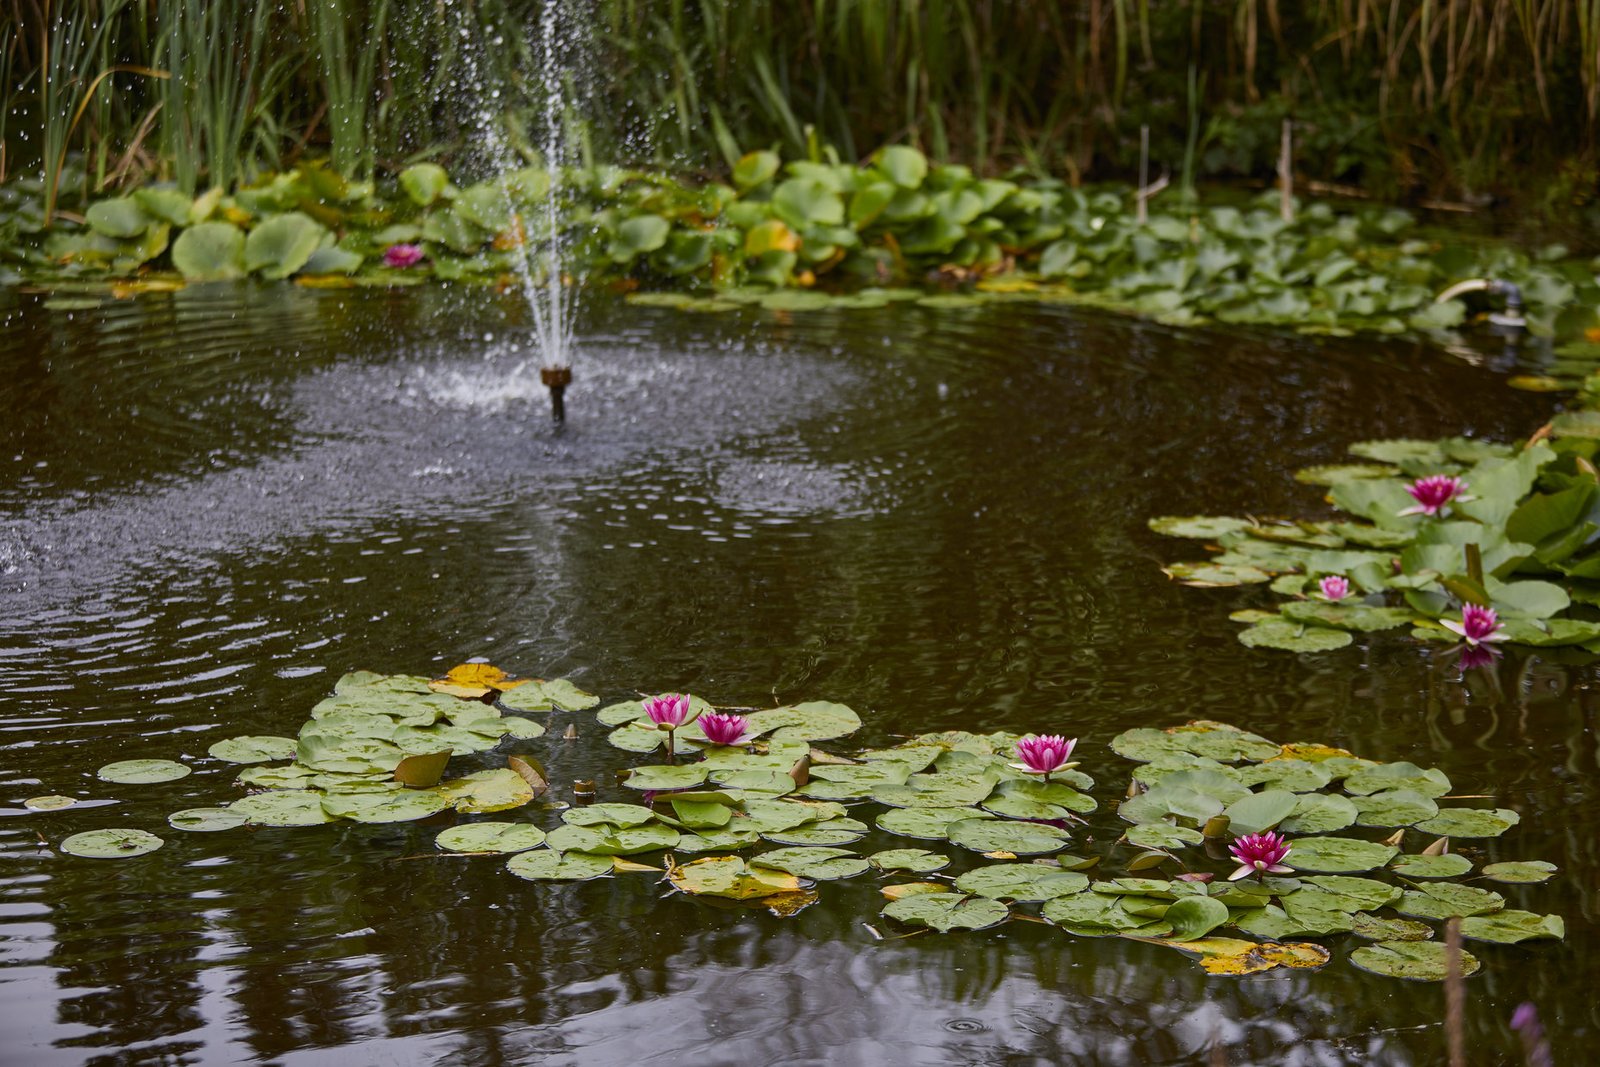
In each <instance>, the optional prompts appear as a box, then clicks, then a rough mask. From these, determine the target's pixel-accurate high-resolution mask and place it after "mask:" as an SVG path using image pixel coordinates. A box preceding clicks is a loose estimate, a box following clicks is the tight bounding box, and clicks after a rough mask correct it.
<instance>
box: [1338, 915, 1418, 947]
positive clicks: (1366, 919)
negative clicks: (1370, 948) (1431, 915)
mask: <svg viewBox="0 0 1600 1067" xmlns="http://www.w3.org/2000/svg"><path fill="white" fill-rule="evenodd" d="M1354 932H1355V935H1356V936H1357V937H1364V938H1366V939H1367V940H1368V941H1426V940H1428V938H1430V937H1432V936H1433V927H1431V926H1429V925H1428V924H1427V923H1419V922H1412V921H1411V920H1410V919H1379V918H1376V917H1375V916H1372V915H1368V914H1366V913H1365V912H1358V913H1357V914H1356V916H1355V924H1354Z"/></svg>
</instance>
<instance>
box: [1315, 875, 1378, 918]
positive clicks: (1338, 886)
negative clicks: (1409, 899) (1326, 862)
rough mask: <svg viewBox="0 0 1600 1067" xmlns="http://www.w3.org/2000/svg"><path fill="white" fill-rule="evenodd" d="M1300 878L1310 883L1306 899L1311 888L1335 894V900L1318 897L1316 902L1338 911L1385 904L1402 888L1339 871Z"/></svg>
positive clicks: (1370, 908)
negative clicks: (1354, 876) (1338, 872)
mask: <svg viewBox="0 0 1600 1067" xmlns="http://www.w3.org/2000/svg"><path fill="white" fill-rule="evenodd" d="M1303 881H1304V884H1305V885H1306V886H1308V887H1311V888H1310V889H1308V890H1306V893H1307V899H1311V897H1310V894H1311V893H1312V892H1319V893H1323V894H1329V895H1331V896H1334V897H1337V898H1339V899H1337V900H1325V901H1321V900H1319V903H1322V904H1323V905H1324V906H1325V907H1327V908H1329V909H1332V910H1338V911H1373V910H1375V909H1377V908H1382V907H1387V906H1388V905H1390V904H1393V903H1394V902H1395V901H1397V900H1399V899H1400V894H1401V892H1402V890H1401V888H1400V887H1399V886H1395V885H1390V884H1389V883H1388V882H1380V881H1378V880H1377V879H1376V878H1352V877H1349V876H1348V875H1342V874H1319V875H1313V876H1311V877H1309V878H1306V879H1304V880H1303ZM1295 895H1296V896H1298V895H1299V893H1296V894H1295Z"/></svg>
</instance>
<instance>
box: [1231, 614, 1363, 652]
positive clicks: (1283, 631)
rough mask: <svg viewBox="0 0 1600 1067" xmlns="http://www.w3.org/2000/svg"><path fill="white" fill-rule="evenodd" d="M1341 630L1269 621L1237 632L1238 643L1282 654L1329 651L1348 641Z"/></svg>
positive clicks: (1345, 634)
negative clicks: (1275, 650) (1273, 650)
mask: <svg viewBox="0 0 1600 1067" xmlns="http://www.w3.org/2000/svg"><path fill="white" fill-rule="evenodd" d="M1351 640H1352V639H1351V637H1350V634H1349V633H1348V632H1347V631H1344V630H1334V629H1329V628H1328V627H1325V626H1310V625H1305V624H1300V623H1294V622H1288V621H1282V620H1269V621H1266V622H1258V623H1256V624H1255V625H1254V626H1247V627H1245V628H1244V629H1243V630H1240V631H1239V643H1240V644H1243V645H1246V646H1248V647H1250V648H1275V649H1278V650H1280V651H1283V652H1330V651H1332V650H1334V649H1336V648H1344V647H1345V646H1346V645H1348V644H1350V642H1351Z"/></svg>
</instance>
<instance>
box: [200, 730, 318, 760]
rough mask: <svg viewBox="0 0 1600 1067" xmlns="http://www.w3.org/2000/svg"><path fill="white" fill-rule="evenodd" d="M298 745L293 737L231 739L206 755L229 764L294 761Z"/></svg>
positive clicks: (269, 736)
mask: <svg viewBox="0 0 1600 1067" xmlns="http://www.w3.org/2000/svg"><path fill="white" fill-rule="evenodd" d="M297 743H298V742H296V741H295V739H294V738H292V737H274V736H271V735H258V736H244V737H230V738H228V739H227V740H225V741H218V742H217V743H216V744H214V745H212V746H211V747H210V748H208V749H206V754H207V755H210V756H214V757H216V758H217V759H222V760H227V761H228V762H229V763H267V762H270V761H272V760H285V759H293V758H294V753H295V745H296V744H297Z"/></svg>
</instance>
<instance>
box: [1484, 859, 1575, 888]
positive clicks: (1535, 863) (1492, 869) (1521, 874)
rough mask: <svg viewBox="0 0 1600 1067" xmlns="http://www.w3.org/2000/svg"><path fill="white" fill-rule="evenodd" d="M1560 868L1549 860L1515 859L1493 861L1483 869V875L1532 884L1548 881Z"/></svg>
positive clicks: (1499, 880) (1514, 883)
mask: <svg viewBox="0 0 1600 1067" xmlns="http://www.w3.org/2000/svg"><path fill="white" fill-rule="evenodd" d="M1557 870H1559V868H1558V867H1556V865H1555V864H1553V863H1551V862H1549V861H1548V860H1515V861H1510V862H1506V863H1491V864H1489V865H1488V866H1486V867H1484V869H1483V876H1484V877H1485V878H1488V879H1491V880H1492V881H1496V882H1508V883H1511V884H1513V885H1518V884H1531V883H1535V882H1548V881H1549V880H1550V879H1551V878H1553V877H1554V876H1555V873H1556V871H1557Z"/></svg>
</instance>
